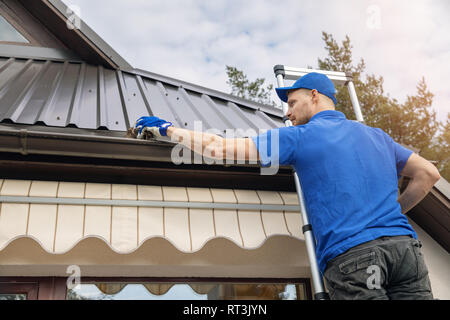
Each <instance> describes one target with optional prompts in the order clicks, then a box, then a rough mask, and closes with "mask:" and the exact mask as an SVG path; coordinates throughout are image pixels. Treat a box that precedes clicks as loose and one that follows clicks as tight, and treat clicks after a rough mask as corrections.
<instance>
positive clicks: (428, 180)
mask: <svg viewBox="0 0 450 320" xmlns="http://www.w3.org/2000/svg"><path fill="white" fill-rule="evenodd" d="M400 175H402V176H406V177H409V178H411V181H410V182H409V183H408V186H407V187H406V189H405V191H404V192H403V193H402V194H401V195H400V197H399V198H398V202H399V203H400V206H401V208H402V213H406V212H408V211H409V210H410V209H412V208H413V207H414V206H415V205H416V204H418V203H419V202H420V201H421V200H422V199H423V198H425V196H426V195H427V194H428V192H430V190H431V189H432V188H433V186H434V184H435V183H436V182H437V181H438V180H439V178H440V177H441V176H440V175H439V171H438V170H437V169H436V167H435V166H434V165H433V164H432V163H431V162H429V161H428V160H426V159H424V158H422V157H421V156H419V155H417V154H415V153H413V154H412V155H411V156H410V157H409V159H408V161H407V162H406V164H405V166H404V167H403V170H402V172H401V173H400Z"/></svg>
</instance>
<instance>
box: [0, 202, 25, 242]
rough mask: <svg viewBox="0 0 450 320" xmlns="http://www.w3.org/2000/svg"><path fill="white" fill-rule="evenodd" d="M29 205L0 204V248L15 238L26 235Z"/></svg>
mask: <svg viewBox="0 0 450 320" xmlns="http://www.w3.org/2000/svg"><path fill="white" fill-rule="evenodd" d="M28 207H29V205H28V204H22V203H1V204H0V210H1V211H0V248H3V247H4V246H5V245H6V243H7V242H9V240H11V239H12V238H14V237H17V236H21V235H26V233H27V221H28Z"/></svg>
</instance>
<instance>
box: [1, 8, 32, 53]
mask: <svg viewBox="0 0 450 320" xmlns="http://www.w3.org/2000/svg"><path fill="white" fill-rule="evenodd" d="M3 5H4V4H3ZM0 16H2V17H3V18H4V19H5V20H6V22H8V23H9V24H10V25H11V26H12V27H13V28H14V29H15V30H16V31H17V32H18V33H19V34H20V35H21V36H22V37H24V38H25V39H26V40H27V41H28V43H26V42H18V41H2V40H0V44H7V45H19V46H30V47H35V46H39V43H38V42H37V41H36V39H34V38H33V37H32V36H31V35H30V34H29V33H28V32H27V31H26V30H25V29H24V28H23V27H22V26H21V25H20V24H19V23H18V22H17V21H16V20H15V19H14V18H13V17H12V16H11V15H10V14H9V13H8V12H7V11H6V10H5V9H4V8H3V6H2V4H1V3H0Z"/></svg>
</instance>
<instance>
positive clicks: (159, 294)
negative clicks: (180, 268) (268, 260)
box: [67, 279, 311, 300]
mask: <svg viewBox="0 0 450 320" xmlns="http://www.w3.org/2000/svg"><path fill="white" fill-rule="evenodd" d="M298 280H300V281H291V282H278V281H277V282H267V283H261V282H258V283H256V282H240V281H239V279H235V281H233V282H228V281H227V282H220V281H217V282H213V281H211V282H205V281H202V282H184V283H183V282H178V281H177V282H141V281H133V282H114V280H111V281H110V282H109V281H108V282H102V280H100V279H99V280H98V281H85V282H83V283H82V284H80V285H78V286H76V287H75V288H73V289H68V290H67V299H68V300H245V299H246V300H307V299H311V297H310V292H309V291H310V290H309V289H308V287H307V281H306V280H305V281H303V279H298Z"/></svg>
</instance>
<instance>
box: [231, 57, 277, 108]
mask: <svg viewBox="0 0 450 320" xmlns="http://www.w3.org/2000/svg"><path fill="white" fill-rule="evenodd" d="M226 71H227V76H228V81H227V84H228V85H230V87H231V94H232V95H235V96H237V97H240V98H243V99H247V100H252V101H255V102H259V103H263V104H268V105H272V106H274V105H275V103H274V102H273V101H272V99H271V93H272V90H273V85H271V84H270V85H268V86H267V87H264V82H265V79H264V78H257V79H256V80H255V81H253V82H250V81H249V80H248V79H247V75H245V74H244V72H243V71H241V70H238V69H237V68H235V67H231V66H226Z"/></svg>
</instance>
